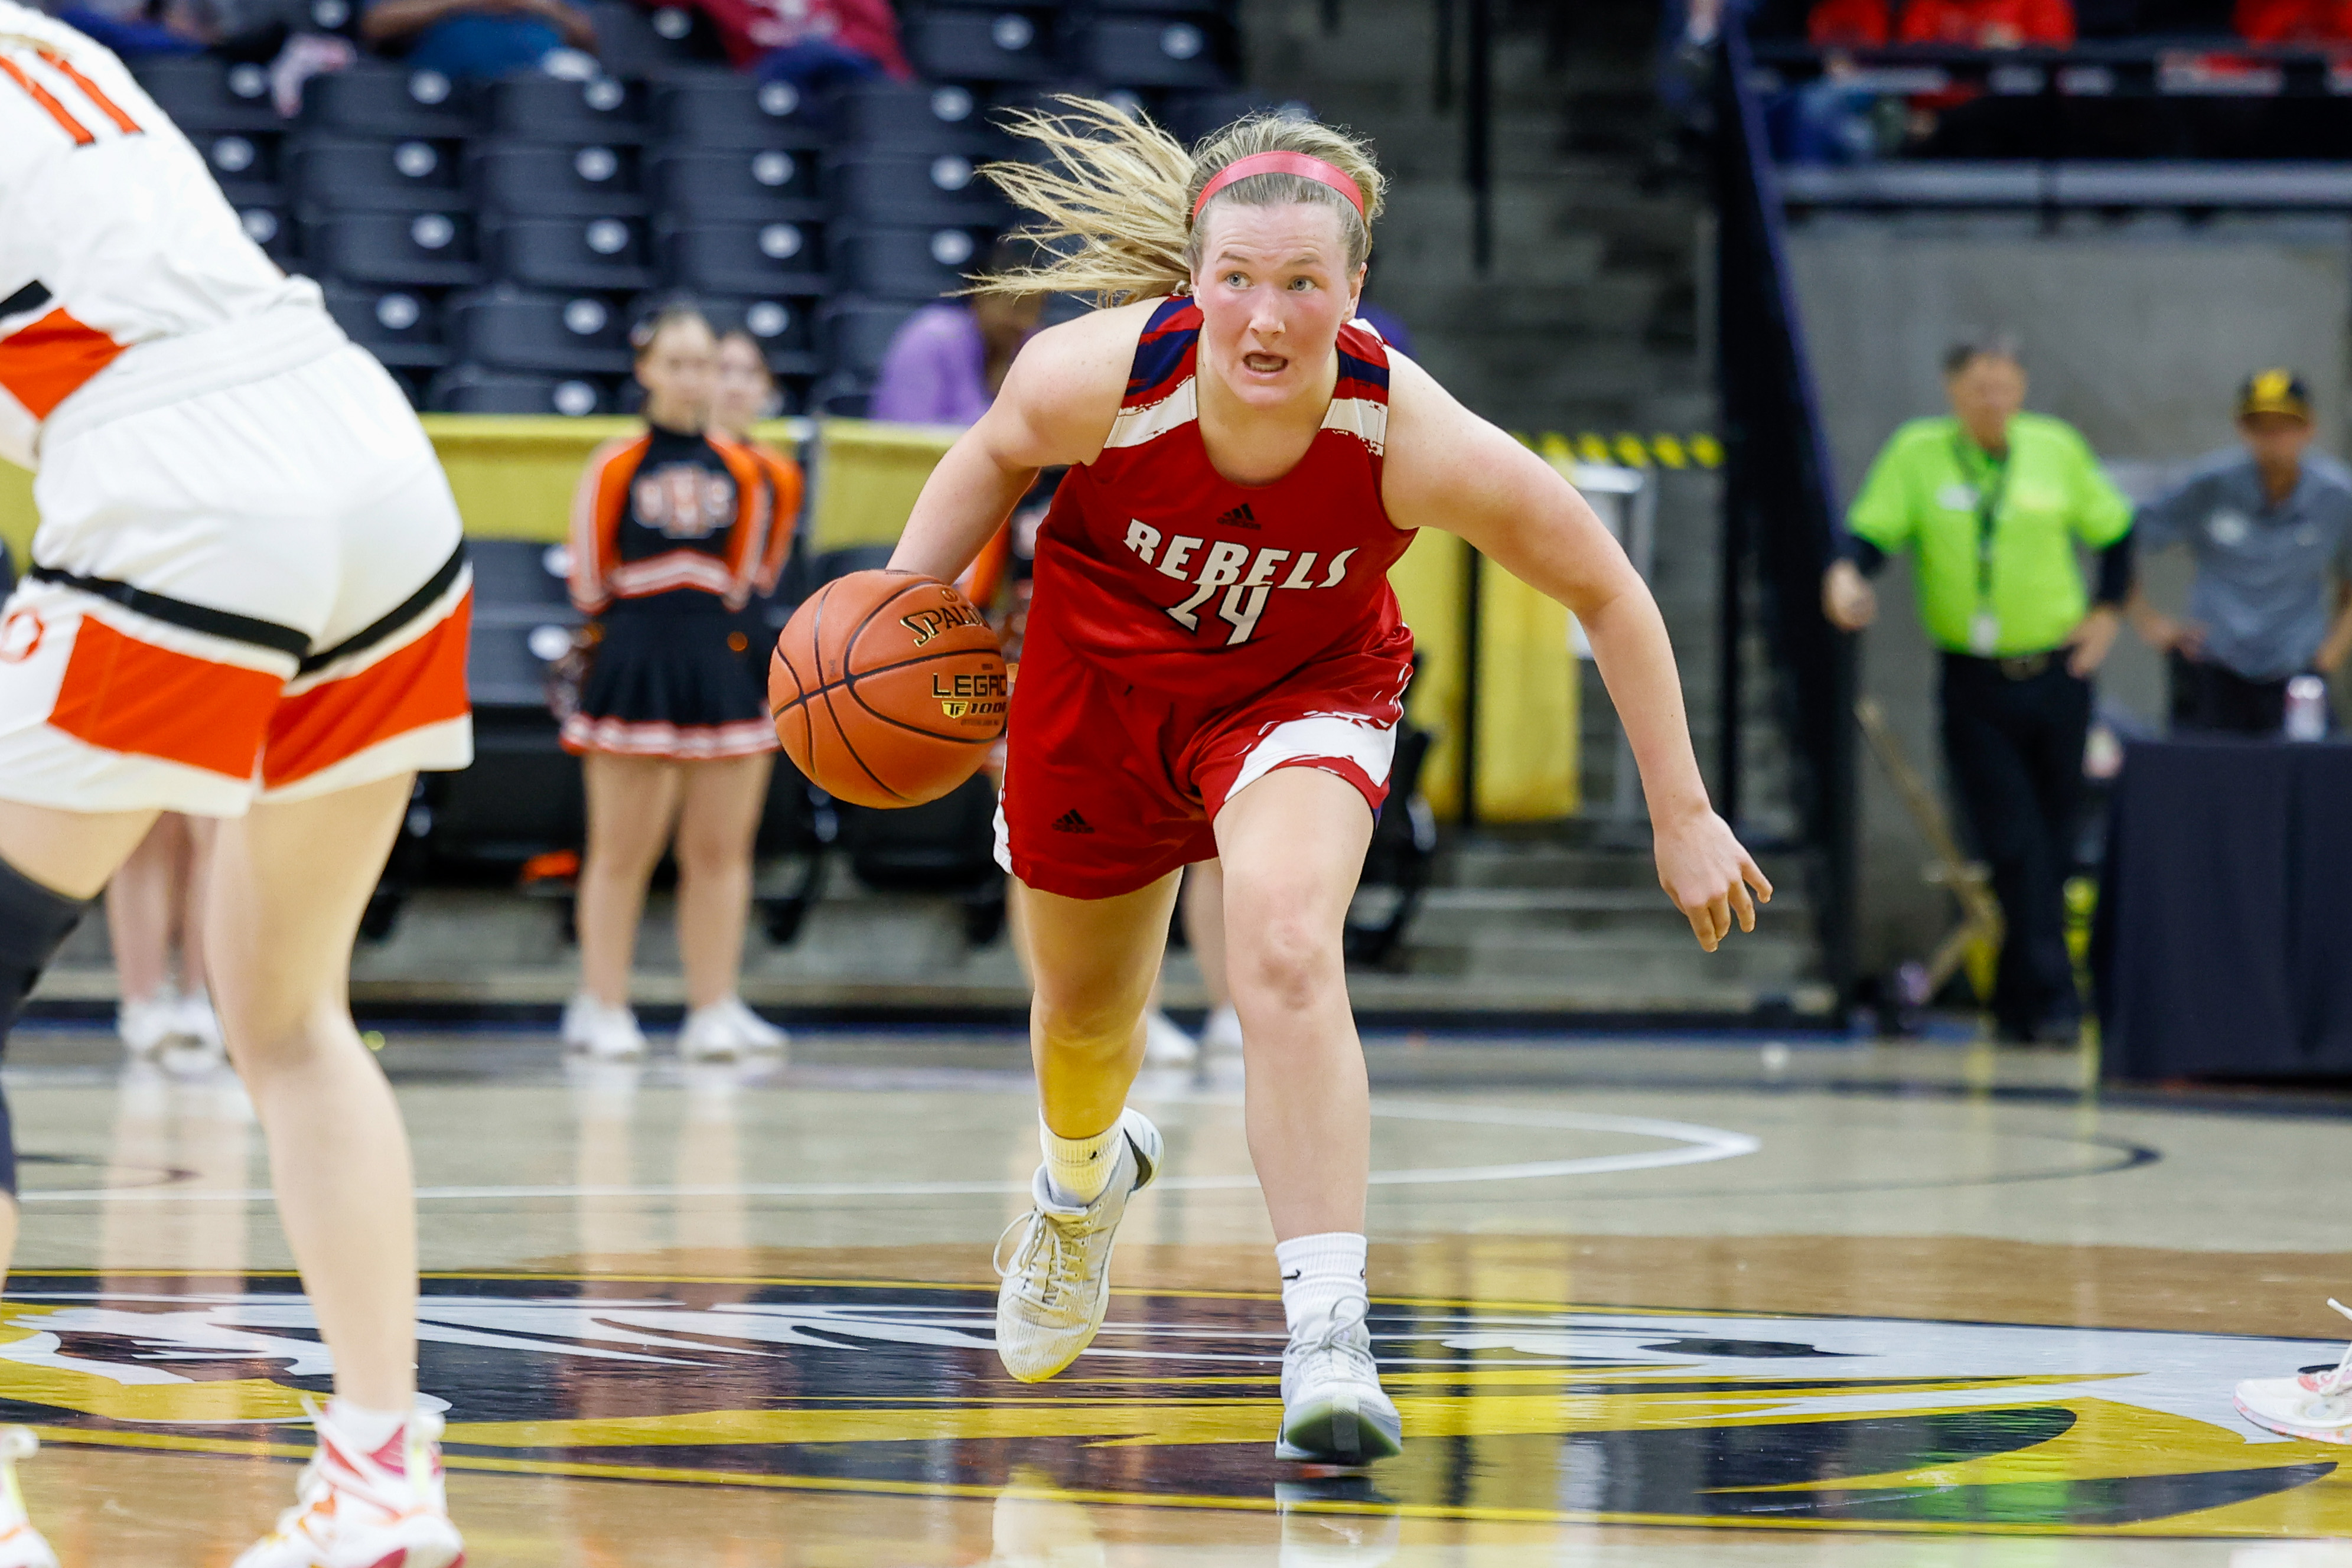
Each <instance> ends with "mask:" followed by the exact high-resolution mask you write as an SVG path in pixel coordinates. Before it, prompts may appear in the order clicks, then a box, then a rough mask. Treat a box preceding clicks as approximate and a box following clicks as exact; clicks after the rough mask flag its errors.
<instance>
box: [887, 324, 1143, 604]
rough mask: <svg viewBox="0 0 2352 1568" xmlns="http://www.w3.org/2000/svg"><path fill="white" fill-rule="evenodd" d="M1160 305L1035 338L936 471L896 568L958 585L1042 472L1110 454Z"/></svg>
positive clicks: (903, 537)
mask: <svg viewBox="0 0 2352 1568" xmlns="http://www.w3.org/2000/svg"><path fill="white" fill-rule="evenodd" d="M1158 303H1159V302H1158V301H1157V300H1148V301H1146V302H1144V303H1142V304H1139V305H1121V306H1118V307H1116V308H1112V309H1108V310H1096V311H1093V312H1090V313H1089V314H1087V315H1085V316H1081V317H1079V318H1078V319H1076V320H1075V321H1066V322H1064V323H1063V324H1062V325H1060V326H1058V327H1048V328H1047V329H1045V330H1044V331H1042V332H1040V333H1038V334H1037V335H1036V336H1035V337H1034V338H1032V339H1030V340H1029V341H1028V342H1027V343H1026V344H1024V346H1023V348H1022V350H1021V352H1020V354H1019V356H1018V357H1016V358H1015V359H1014V360H1013V368H1012V370H1011V371H1007V372H1006V374H1005V377H1004V385H1003V387H1002V388H1001V389H1000V390H999V391H998V392H997V394H996V401H995V402H993V403H992V404H990V405H989V410H988V412H987V413H984V414H982V415H981V416H980V422H979V423H976V424H974V425H973V426H972V427H971V429H969V430H967V431H965V432H964V433H963V434H962V435H961V436H959V437H957V439H956V444H954V445H953V446H950V448H948V453H947V455H946V456H944V457H942V458H940V465H939V466H938V467H936V468H934V469H932V470H931V476H930V479H929V482H928V483H926V484H925V485H924V486H923V493H922V495H921V496H919V497H917V498H916V501H915V509H914V512H913V513H912V514H911V515H910V516H909V517H908V518H907V530H906V532H905V533H904V534H902V535H900V536H899V538H898V551H897V553H895V554H894V555H892V556H891V558H890V565H891V566H892V567H893V568H894V569H895V570H899V571H919V572H922V573H924V574H926V575H928V576H930V577H936V578H938V579H939V580H940V581H942V582H953V581H954V580H956V579H957V578H959V577H961V575H962V574H963V571H964V569H965V568H966V567H968V566H970V565H971V563H972V559H973V558H974V557H976V556H978V555H979V554H980V551H981V547H982V546H983V545H985V544H986V543H987V542H988V539H989V536H990V535H992V534H993V533H995V532H996V530H997V528H999V527H1001V526H1002V525H1003V522H1004V519H1005V518H1007V517H1010V516H1012V515H1013V507H1015V506H1017V505H1019V504H1020V500H1021V497H1023V496H1024V495H1025V494H1027V493H1028V489H1029V486H1030V485H1031V484H1033V483H1034V481H1035V480H1036V477H1037V471H1038V470H1039V469H1041V468H1061V467H1067V466H1070V465H1075V464H1079V463H1091V462H1093V461H1094V460H1095V459H1096V458H1097V457H1099V456H1101V455H1102V449H1103V444H1104V443H1105V442H1107V441H1108V440H1109V439H1110V428H1111V424H1112V423H1113V422H1114V421H1115V420H1117V419H1118V404H1119V400H1120V399H1121V398H1122V397H1124V396H1125V395H1126V393H1127V378H1128V374H1129V370H1130V369H1131V368H1132V367H1133V365H1134V363H1135V345H1136V340H1138V339H1139V338H1140V337H1141V336H1142V335H1143V324H1144V322H1145V321H1146V320H1148V319H1150V315H1151V311H1152V308H1153V307H1154V306H1156V305H1157V304H1158Z"/></svg>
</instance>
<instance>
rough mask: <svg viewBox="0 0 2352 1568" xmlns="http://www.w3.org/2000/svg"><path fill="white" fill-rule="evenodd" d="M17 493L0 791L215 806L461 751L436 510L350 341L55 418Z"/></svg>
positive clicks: (454, 592)
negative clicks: (21, 538) (30, 496)
mask: <svg viewBox="0 0 2352 1568" xmlns="http://www.w3.org/2000/svg"><path fill="white" fill-rule="evenodd" d="M66 406H67V407H68V408H70V407H71V404H70V402H68V404H67V405H66ZM63 412H64V410H60V413H63ZM34 500H35V503H36V504H37V507H38V508H39V511H40V517H41V522H40V530H39V532H38V533H37V535H36V537H35V538H34V540H33V551H32V554H33V566H32V570H30V571H28V572H27V573H26V575H25V577H24V579H23V580H21V581H20V582H19V584H18V585H17V588H16V592H15V593H13V594H12V595H11V596H10V597H9V599H8V601H7V604H6V606H5V611H0V799H5V800H19V801H26V802H29V803H32V804H35V805H43V806H54V807H59V808H63V809H65V810H78V811H115V810H146V809H158V808H160V809H162V810H174V811H191V812H196V813H199V814H202V815H205V816H215V817H227V816H237V815H241V814H242V813H243V812H244V811H245V810H246V809H247V806H248V805H250V804H251V803H252V802H253V801H254V800H256V799H260V800H292V799H298V798H300V797H304V796H310V795H319V794H324V793H326V792H328V791H330V790H333V789H349V788H351V787H352V786H353V785H358V784H366V783H372V782H373V781H375V780H377V779H387V778H391V777H394V776H395V775H398V774H401V773H405V772H408V771H411V770H413V769H419V768H424V769H438V768H463V767H465V766H466V765H467V763H469V762H470V761H471V760H472V759H473V729H472V720H471V718H470V716H469V710H468V708H467V701H466V633H467V619H468V613H469V611H470V609H471V590H472V577H471V574H470V572H469V571H468V570H467V567H466V564H465V555H464V550H463V547H462V542H461V538H460V530H459V526H458V520H457V504H456V502H455V501H453V500H452V499H451V497H450V495H449V486H448V481H447V480H446V478H444V477H443V476H442V473H441V468H440V465H439V463H438V462H437V461H436V459H435V457H434V455H433V449H432V446H431V444H430V443H428V442H427V441H426V440H425V432H424V430H423V429H422V427H420V426H419V425H418V424H417V423H416V417H415V414H413V413H410V412H409V408H408V404H407V402H406V401H405V400H404V398H402V396H401V395H400V391H399V389H398V388H397V387H396V386H394V384H393V382H392V378H391V377H390V376H388V375H386V374H385V373H384V371H383V367H382V366H380V365H378V364H377V363H376V362H375V361H374V360H373V359H372V358H370V357H369V356H368V355H367V354H366V353H365V352H363V351H362V350H359V349H356V348H352V347H351V346H349V345H348V344H346V345H343V346H341V347H336V348H331V349H330V350H327V351H326V352H325V353H323V354H322V355H320V357H318V358H315V359H312V360H310V361H308V362H305V363H302V364H299V365H298V366H297V367H296V368H294V369H291V370H287V371H279V372H278V373H275V374H270V375H265V376H263V377H262V378H260V379H258V380H255V381H250V382H242V383H240V384H237V385H234V386H228V387H223V388H220V389H218V390H216V391H211V392H198V393H195V394H194V395H192V396H188V397H184V398H182V399H179V400H177V401H174V402H166V403H164V404H163V405H162V406H160V407H154V408H149V409H145V410H142V411H139V412H131V413H123V414H121V415H120V416H117V417H112V418H107V419H104V420H103V421H100V422H97V423H82V424H72V425H67V426H64V427H60V426H58V424H56V423H53V424H52V426H51V428H50V429H49V430H48V431H47V432H46V433H45V434H44V436H43V443H42V452H41V466H40V470H39V472H38V474H37V476H36V477H35V480H34Z"/></svg>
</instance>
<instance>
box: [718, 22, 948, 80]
mask: <svg viewBox="0 0 2352 1568" xmlns="http://www.w3.org/2000/svg"><path fill="white" fill-rule="evenodd" d="M693 5H694V7H695V8H696V9H697V10H698V11H700V12H701V13H702V14H703V15H704V16H708V17H709V18H710V23H711V26H713V27H714V28H716V29H717V30H718V33H719V44H720V45H721V47H724V48H725V49H726V51H727V57H728V58H729V59H730V60H731V61H733V62H734V64H735V66H736V68H738V69H740V70H748V71H752V72H755V73H756V74H758V75H759V76H760V77H761V78H762V79H764V80H769V81H789V82H792V83H793V84H795V85H796V86H799V87H802V88H806V89H813V90H823V89H830V88H836V87H842V86H845V85H847V84H848V83H851V82H856V81H864V80H867V79H869V78H874V77H888V78H891V79H892V80H893V81H910V80H912V79H913V78H914V75H915V73H914V71H913V70H912V68H909V67H908V64H907V57H906V56H905V54H903V53H902V52H901V51H900V49H899V47H898V13H896V12H895V11H893V10H891V8H890V5H889V0H693Z"/></svg>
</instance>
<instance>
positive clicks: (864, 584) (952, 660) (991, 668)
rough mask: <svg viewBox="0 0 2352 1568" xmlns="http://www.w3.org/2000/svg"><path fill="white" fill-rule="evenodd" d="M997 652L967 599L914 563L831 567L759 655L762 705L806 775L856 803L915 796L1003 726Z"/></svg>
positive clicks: (957, 776) (967, 773)
mask: <svg viewBox="0 0 2352 1568" xmlns="http://www.w3.org/2000/svg"><path fill="white" fill-rule="evenodd" d="M1006 693H1007V688H1006V685H1005V679H1004V654H1003V651H1002V650H1000V649H999V648H998V647H997V644H996V633H995V632H992V631H990V630H989V627H988V622H987V620H986V618H985V617H983V616H982V614H981V612H979V611H978V610H976V609H974V608H973V607H972V603H971V601H970V600H969V599H966V598H965V597H964V596H963V595H962V594H961V593H959V592H958V591H956V590H954V589H953V588H951V587H950V586H949V585H948V584H946V583H944V582H941V581H940V580H938V579H937V578H931V577H925V576H923V575H921V574H920V573H919V572H912V571H856V572H852V573H850V574H849V575H848V576H847V577H841V578H835V580H833V581H831V582H828V583H826V584H825V585H824V587H823V588H821V589H819V590H817V591H816V592H815V593H814V594H813V595H812V596H811V597H810V598H809V601H808V602H806V603H805V604H803V605H802V606H801V607H800V609H799V610H798V611H796V612H794V613H793V618H792V621H791V622H790V623H789V624H788V625H786V626H785V627H784V634H783V635H782V637H779V638H778V639H776V652H775V654H774V656H773V657H772V658H771V659H770V660H769V661H768V710H769V711H770V712H771V713H772V714H773V715H774V716H775V719H776V738H777V739H779V740H781V741H782V742H783V745H784V755H785V756H787V757H789V758H792V759H793V766H794V767H796V768H799V769H800V770H801V771H802V772H803V773H805V774H807V775H808V777H809V780H810V782H812V783H814V785H815V786H816V787H817V788H818V789H822V790H824V792H825V793H826V794H828V795H831V796H833V797H834V798H835V799H836V800H847V801H850V802H852V803H853V804H856V805H859V806H919V805H921V804H922V803H923V802H924V801H926V800H938V799H939V798H940V796H942V795H944V794H946V793H947V792H948V791H949V790H950V789H954V788H955V787H956V786H957V785H959V784H961V783H962V782H963V781H964V780H965V779H969V778H971V776H972V775H973V774H974V773H976V772H978V771H979V770H980V765H981V763H982V762H983V761H985V760H986V759H987V757H988V748H989V747H991V746H992V745H993V744H995V742H996V738H997V737H999V736H1001V735H1003V733H1004V713H1005V706H1006V701H1005V699H1006Z"/></svg>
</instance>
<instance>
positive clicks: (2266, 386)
mask: <svg viewBox="0 0 2352 1568" xmlns="http://www.w3.org/2000/svg"><path fill="white" fill-rule="evenodd" d="M2250 413H2283V414H2285V415H2287V416H2288V417H2289V418H2291V419H2305V420H2307V419H2309V418H2310V417H2311V389H2310V388H2309V387H2306V386H2305V385H2304V384H2303V378H2302V377H2301V376H2299V375H2296V374H2295V373H2294V371H2290V370H2287V369H2284V367H2276V368H2273V369H2271V370H2267V371H2255V372H2254V373H2253V374H2252V375H2251V376H2248V377H2247V378H2246V380H2245V382H2244V384H2243V385H2242V386H2240V387H2239V388H2238V417H2239V418H2240V419H2243V418H2245V417H2246V416H2247V415H2248V414H2250Z"/></svg>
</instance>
